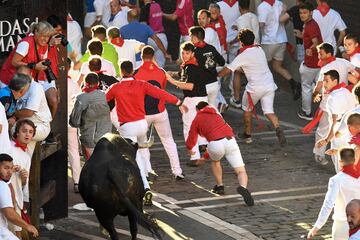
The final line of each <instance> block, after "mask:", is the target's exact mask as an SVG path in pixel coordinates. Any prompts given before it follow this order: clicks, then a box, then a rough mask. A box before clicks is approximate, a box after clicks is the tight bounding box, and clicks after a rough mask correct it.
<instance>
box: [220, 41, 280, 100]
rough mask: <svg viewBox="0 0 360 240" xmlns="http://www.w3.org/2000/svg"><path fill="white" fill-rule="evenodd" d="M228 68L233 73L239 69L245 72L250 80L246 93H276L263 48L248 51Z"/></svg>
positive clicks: (238, 56)
mask: <svg viewBox="0 0 360 240" xmlns="http://www.w3.org/2000/svg"><path fill="white" fill-rule="evenodd" d="M226 67H227V68H229V69H230V70H231V71H233V72H234V71H235V70H237V69H239V68H241V69H242V70H243V71H244V73H245V75H246V78H247V80H248V83H247V85H246V91H248V92H250V93H254V92H259V91H260V92H262V91H275V90H276V89H277V86H276V84H275V82H274V78H273V75H272V73H271V72H270V69H269V67H268V64H267V60H266V57H265V53H264V50H262V48H261V47H252V48H248V49H246V50H245V51H244V52H242V53H240V54H239V55H237V57H236V58H235V59H234V60H233V61H232V62H231V63H230V64H229V65H227V66H226Z"/></svg>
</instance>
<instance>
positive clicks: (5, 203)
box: [0, 181, 19, 240]
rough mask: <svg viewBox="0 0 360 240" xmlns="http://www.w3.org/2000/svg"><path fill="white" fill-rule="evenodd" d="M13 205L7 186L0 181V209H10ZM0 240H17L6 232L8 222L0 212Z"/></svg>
mask: <svg viewBox="0 0 360 240" xmlns="http://www.w3.org/2000/svg"><path fill="white" fill-rule="evenodd" d="M12 207H13V203H12V199H11V192H10V188H9V185H8V184H7V183H6V182H4V181H0V209H3V208H12ZM0 239H1V240H19V239H18V238H17V237H15V235H14V234H12V233H11V232H10V231H9V230H8V221H7V219H6V218H5V216H4V215H3V214H2V211H0Z"/></svg>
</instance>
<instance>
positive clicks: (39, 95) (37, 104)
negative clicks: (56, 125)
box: [16, 80, 52, 125]
mask: <svg viewBox="0 0 360 240" xmlns="http://www.w3.org/2000/svg"><path fill="white" fill-rule="evenodd" d="M16 107H17V109H23V108H26V109H29V110H32V111H34V115H33V116H31V117H30V118H29V119H30V120H31V121H33V122H34V124H35V125H37V124H39V123H50V122H51V120H52V117H51V113H50V109H49V106H48V103H47V101H46V97H45V92H44V89H43V87H42V86H41V84H40V83H37V82H35V81H34V80H32V81H31V84H30V87H29V90H28V91H27V92H26V93H25V95H24V96H22V97H21V98H20V99H19V100H18V102H17V106H16Z"/></svg>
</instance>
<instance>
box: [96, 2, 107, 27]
mask: <svg viewBox="0 0 360 240" xmlns="http://www.w3.org/2000/svg"><path fill="white" fill-rule="evenodd" d="M94 8H95V12H96V16H102V20H101V22H102V24H103V25H104V26H105V27H107V26H108V25H107V24H108V21H109V19H110V16H111V9H110V0H95V1H94Z"/></svg>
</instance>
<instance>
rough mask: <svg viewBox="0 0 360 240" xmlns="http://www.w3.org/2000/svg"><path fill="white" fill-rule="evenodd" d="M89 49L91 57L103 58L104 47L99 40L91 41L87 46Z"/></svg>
mask: <svg viewBox="0 0 360 240" xmlns="http://www.w3.org/2000/svg"><path fill="white" fill-rule="evenodd" d="M87 49H88V50H89V52H90V55H99V56H101V54H102V52H103V46H102V43H101V41H100V40H97V39H93V40H91V41H89V43H88V45H87Z"/></svg>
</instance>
